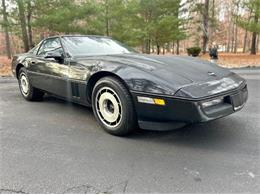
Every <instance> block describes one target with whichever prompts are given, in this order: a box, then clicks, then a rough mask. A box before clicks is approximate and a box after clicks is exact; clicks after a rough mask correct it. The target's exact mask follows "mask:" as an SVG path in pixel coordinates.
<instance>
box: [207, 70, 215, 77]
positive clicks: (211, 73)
mask: <svg viewBox="0 0 260 195" xmlns="http://www.w3.org/2000/svg"><path fill="white" fill-rule="evenodd" d="M208 75H209V76H217V75H216V74H215V73H214V72H210V71H209V72H208Z"/></svg>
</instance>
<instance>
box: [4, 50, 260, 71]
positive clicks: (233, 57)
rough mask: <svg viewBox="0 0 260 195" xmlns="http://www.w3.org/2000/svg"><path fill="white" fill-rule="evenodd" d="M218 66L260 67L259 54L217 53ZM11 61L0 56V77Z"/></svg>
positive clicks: (8, 68) (9, 66)
mask: <svg viewBox="0 0 260 195" xmlns="http://www.w3.org/2000/svg"><path fill="white" fill-rule="evenodd" d="M200 58H201V59H204V60H209V59H210V58H209V55H208V54H205V55H202V56H200ZM217 63H218V64H219V65H220V66H223V67H227V68H242V67H260V54H257V55H250V54H230V53H219V60H218V62H217ZM11 75H12V73H11V60H9V59H8V58H7V57H5V56H0V76H11Z"/></svg>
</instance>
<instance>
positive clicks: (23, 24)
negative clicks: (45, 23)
mask: <svg viewBox="0 0 260 195" xmlns="http://www.w3.org/2000/svg"><path fill="white" fill-rule="evenodd" d="M16 3H17V6H18V15H19V20H20V25H21V30H22V39H23V45H24V50H25V52H27V51H28V50H29V42H28V34H27V29H26V18H25V11H24V1H23V0H16Z"/></svg>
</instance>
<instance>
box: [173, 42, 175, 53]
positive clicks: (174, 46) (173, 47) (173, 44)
mask: <svg viewBox="0 0 260 195" xmlns="http://www.w3.org/2000/svg"><path fill="white" fill-rule="evenodd" d="M174 47H175V43H174V42H172V54H174Z"/></svg>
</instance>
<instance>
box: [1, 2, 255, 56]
mask: <svg viewBox="0 0 260 195" xmlns="http://www.w3.org/2000/svg"><path fill="white" fill-rule="evenodd" d="M1 1H2V2H1V3H2V4H1V5H2V6H1V10H0V12H1V16H2V17H1V19H0V22H1V29H0V30H1V32H2V33H3V34H4V37H5V43H4V44H5V50H4V51H5V54H6V55H8V56H10V57H11V53H16V52H21V50H24V51H28V50H29V49H30V48H32V47H33V45H34V44H35V43H37V42H39V41H40V40H41V39H43V38H44V37H47V36H50V35H56V34H97V35H107V36H111V37H113V38H115V39H117V40H120V41H122V42H124V43H127V44H129V45H131V46H134V47H138V48H139V49H140V50H141V51H142V52H144V53H148V54H149V53H150V52H156V53H157V54H160V52H162V53H163V54H164V53H165V52H171V53H175V54H179V53H180V50H181V51H182V52H185V51H186V48H188V47H192V46H197V47H200V48H202V51H203V53H206V51H207V49H208V45H209V44H212V43H213V42H214V43H216V44H217V45H219V47H220V48H221V49H222V51H226V52H234V53H236V52H238V48H242V51H243V52H247V51H250V53H251V54H256V52H257V50H258V47H259V34H260V23H259V17H260V0H1ZM1 32H0V33H1ZM19 40H22V41H19ZM4 51H1V52H4ZM0 54H1V53H0Z"/></svg>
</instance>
